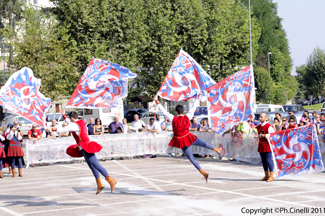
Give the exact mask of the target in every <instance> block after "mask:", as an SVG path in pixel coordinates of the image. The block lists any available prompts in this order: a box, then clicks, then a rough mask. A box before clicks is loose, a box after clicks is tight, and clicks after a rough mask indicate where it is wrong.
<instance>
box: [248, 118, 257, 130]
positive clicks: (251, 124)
mask: <svg viewBox="0 0 325 216" xmlns="http://www.w3.org/2000/svg"><path fill="white" fill-rule="evenodd" d="M247 123H248V124H249V126H250V127H251V129H252V131H253V132H257V130H256V125H255V124H254V123H253V121H252V120H251V119H249V120H248V121H247Z"/></svg>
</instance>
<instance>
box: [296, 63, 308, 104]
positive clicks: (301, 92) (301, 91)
mask: <svg viewBox="0 0 325 216" xmlns="http://www.w3.org/2000/svg"><path fill="white" fill-rule="evenodd" d="M296 73H297V76H296V79H297V82H298V90H297V95H296V99H298V100H299V99H303V98H307V97H308V95H305V93H306V87H305V80H304V77H305V74H306V66H305V65H300V66H297V67H296Z"/></svg>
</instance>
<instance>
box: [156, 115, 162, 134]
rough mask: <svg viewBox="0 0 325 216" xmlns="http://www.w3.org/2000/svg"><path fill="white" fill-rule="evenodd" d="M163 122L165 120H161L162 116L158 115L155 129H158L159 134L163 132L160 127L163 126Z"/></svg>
mask: <svg viewBox="0 0 325 216" xmlns="http://www.w3.org/2000/svg"><path fill="white" fill-rule="evenodd" d="M162 122H163V120H162V119H160V115H159V114H158V113H157V114H156V120H155V125H156V126H155V128H157V131H158V132H161V127H160V125H161V123H162Z"/></svg>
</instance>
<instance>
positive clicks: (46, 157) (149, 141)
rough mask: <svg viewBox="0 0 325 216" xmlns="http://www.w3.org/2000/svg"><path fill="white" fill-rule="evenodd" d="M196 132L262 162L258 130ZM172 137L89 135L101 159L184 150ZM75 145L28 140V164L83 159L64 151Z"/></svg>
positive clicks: (226, 150) (228, 152)
mask: <svg viewBox="0 0 325 216" xmlns="http://www.w3.org/2000/svg"><path fill="white" fill-rule="evenodd" d="M193 134H195V135H196V136H197V137H198V138H199V139H201V140H203V141H205V142H207V143H210V144H212V145H213V146H217V147H219V146H222V147H223V150H222V152H221V156H222V157H227V158H235V159H237V160H240V161H244V162H248V163H252V164H258V163H260V162H261V159H260V155H259V153H258V152H257V148H258V139H256V138H254V137H255V136H256V134H255V133H252V134H244V135H243V136H240V135H238V134H235V135H230V134H226V135H225V136H222V135H219V134H216V133H208V132H194V133H193ZM172 136H173V134H172V133H168V132H162V133H160V134H156V133H131V134H104V135H97V136H89V138H90V140H92V141H96V142H98V143H99V144H100V145H102V146H103V149H102V150H101V151H100V152H99V153H97V154H96V155H97V157H98V158H99V159H108V158H112V157H133V156H137V155H145V154H165V153H181V152H182V150H181V149H178V148H172V147H170V146H168V144H169V141H170V140H171V138H172ZM319 140H320V142H319V144H320V148H321V152H322V156H323V161H324V158H325V144H324V143H323V142H322V139H321V138H320V137H319ZM72 144H75V140H74V139H73V138H72V137H65V138H57V139H41V140H39V141H37V143H35V144H34V143H33V141H32V140H27V142H26V160H27V167H28V166H29V165H30V164H38V163H56V162H68V161H73V160H82V159H83V158H72V157H70V156H69V155H67V154H66V153H65V152H66V149H67V147H68V146H70V145H72ZM191 149H192V152H193V154H200V155H213V156H217V153H216V152H213V151H210V150H208V149H205V148H202V147H198V146H191ZM324 162H325V161H324Z"/></svg>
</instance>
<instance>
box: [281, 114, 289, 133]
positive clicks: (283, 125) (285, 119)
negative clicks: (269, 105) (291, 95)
mask: <svg viewBox="0 0 325 216" xmlns="http://www.w3.org/2000/svg"><path fill="white" fill-rule="evenodd" d="M288 125H289V123H288V119H287V117H283V119H282V128H281V130H286V129H287V127H288Z"/></svg>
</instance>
